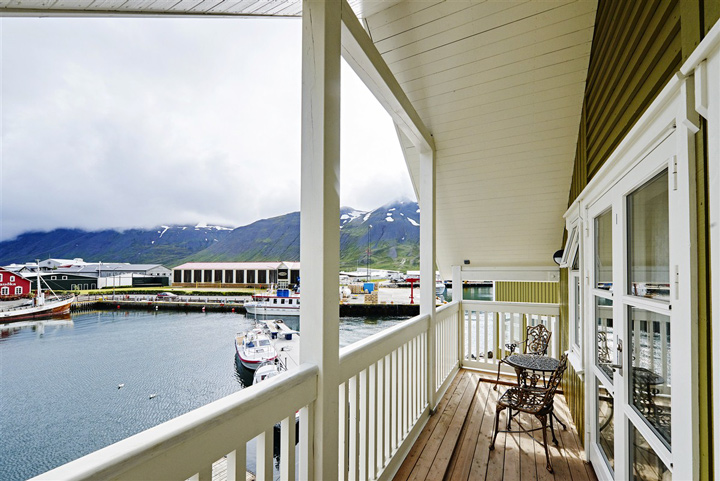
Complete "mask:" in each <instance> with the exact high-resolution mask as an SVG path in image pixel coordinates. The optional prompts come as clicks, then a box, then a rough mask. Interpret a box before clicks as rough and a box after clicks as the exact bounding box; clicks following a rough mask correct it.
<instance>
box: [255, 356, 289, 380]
mask: <svg viewBox="0 0 720 481" xmlns="http://www.w3.org/2000/svg"><path fill="white" fill-rule="evenodd" d="M283 370H284V369H283V367H282V365H281V364H280V363H279V362H278V361H277V360H275V361H268V362H264V363H262V364H260V365H259V366H258V368H257V369H256V370H255V375H254V376H253V384H257V383H260V382H262V381H265V380H267V379H270V378H273V377H275V376H277V375H278V374H280V373H281V372H282V371H283Z"/></svg>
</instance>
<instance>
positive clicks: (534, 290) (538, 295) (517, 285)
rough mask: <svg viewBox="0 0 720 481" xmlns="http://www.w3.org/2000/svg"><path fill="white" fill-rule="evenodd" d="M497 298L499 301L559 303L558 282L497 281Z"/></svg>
mask: <svg viewBox="0 0 720 481" xmlns="http://www.w3.org/2000/svg"><path fill="white" fill-rule="evenodd" d="M495 300H496V301H498V302H545V303H549V304H557V303H558V302H559V297H558V283H557V282H519V281H517V282H515V281H513V282H507V281H498V282H496V283H495Z"/></svg>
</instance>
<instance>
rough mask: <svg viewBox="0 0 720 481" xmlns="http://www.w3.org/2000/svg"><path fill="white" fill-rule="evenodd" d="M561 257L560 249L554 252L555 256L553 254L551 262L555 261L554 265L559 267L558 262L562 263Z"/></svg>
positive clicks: (561, 251)
mask: <svg viewBox="0 0 720 481" xmlns="http://www.w3.org/2000/svg"><path fill="white" fill-rule="evenodd" d="M562 257H563V250H562V249H560V250H558V251H555V254H553V260H554V261H555V264H557V265H560V262H562Z"/></svg>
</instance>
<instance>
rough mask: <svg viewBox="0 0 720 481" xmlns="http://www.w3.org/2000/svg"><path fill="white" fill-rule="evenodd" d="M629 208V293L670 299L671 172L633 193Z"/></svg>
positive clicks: (629, 200) (659, 175)
mask: <svg viewBox="0 0 720 481" xmlns="http://www.w3.org/2000/svg"><path fill="white" fill-rule="evenodd" d="M627 211H628V247H629V252H628V263H629V266H628V274H629V276H630V279H629V282H628V289H629V292H628V294H631V295H635V296H641V297H651V298H655V299H666V300H669V299H670V267H669V266H670V255H669V252H670V250H669V244H670V231H669V221H668V216H669V214H668V173H667V171H664V172H662V173H660V174H658V175H657V176H656V177H655V178H654V179H652V180H651V181H649V182H648V183H646V184H645V185H643V186H642V187H640V188H639V189H638V190H636V191H635V192H633V193H632V194H630V195H629V196H628V198H627Z"/></svg>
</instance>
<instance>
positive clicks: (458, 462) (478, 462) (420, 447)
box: [395, 370, 597, 481]
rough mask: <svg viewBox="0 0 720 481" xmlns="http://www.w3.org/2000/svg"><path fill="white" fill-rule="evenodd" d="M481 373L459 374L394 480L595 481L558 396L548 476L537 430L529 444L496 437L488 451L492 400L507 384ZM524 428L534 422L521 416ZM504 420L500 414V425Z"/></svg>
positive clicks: (524, 437)
mask: <svg viewBox="0 0 720 481" xmlns="http://www.w3.org/2000/svg"><path fill="white" fill-rule="evenodd" d="M483 378H484V379H485V380H487V375H481V374H480V373H478V372H474V371H468V370H461V371H460V372H459V373H458V375H457V376H456V377H455V379H454V380H453V383H452V385H451V386H450V388H449V389H448V391H447V393H446V394H445V396H444V397H443V399H442V401H441V402H440V404H439V405H438V408H437V410H436V412H435V414H434V415H433V416H431V417H430V420H429V421H428V423H427V425H426V426H425V428H424V429H423V431H422V433H421V434H420V436H419V437H418V440H417V442H416V443H415V445H414V446H413V447H412V449H411V451H410V453H409V454H408V456H407V458H406V459H405V461H404V462H403V464H402V466H401V467H400V469H399V470H398V473H397V474H396V476H395V479H396V480H402V481H404V480H433V481H435V480H440V479H445V480H452V481H455V480H473V481H474V480H483V479H486V480H488V481H496V480H498V481H499V480H503V479H504V480H507V481H515V480H518V481H520V480H522V481H528V480H535V479H537V480H551V479H556V480H563V481H564V480H572V481H585V480H590V481H597V478H596V476H595V472H594V471H593V468H592V466H590V465H589V464H586V463H585V462H584V461H583V450H582V446H581V444H580V440H579V439H578V436H577V431H576V429H575V425H574V424H573V423H572V420H571V419H570V414H569V411H568V409H567V405H566V404H565V398H564V397H563V396H562V395H561V394H557V395H556V397H555V411H556V413H557V415H558V417H559V418H560V419H561V420H562V421H563V422H564V423H565V424H566V425H567V428H568V429H567V431H563V430H562V428H559V429H556V431H555V433H556V435H557V438H558V441H559V445H558V446H557V447H556V446H555V445H554V444H553V443H552V442H551V441H550V433H549V432H548V441H549V448H550V456H551V458H550V459H551V462H552V465H553V469H554V471H555V473H554V474H552V473H550V472H548V471H547V470H546V469H545V451H544V449H543V446H542V432H541V431H536V432H535V433H534V435H535V438H537V439H539V440H540V442H537V441H535V440H534V439H533V438H532V437H530V435H528V434H516V433H512V434H505V433H500V434H498V437H497V441H496V443H495V450H494V451H490V450H489V446H490V441H491V439H492V428H493V423H494V421H495V402H496V401H497V398H498V394H499V393H500V394H502V392H504V390H505V389H507V386H498V390H497V391H493V389H492V387H493V383H491V382H486V381H483ZM522 416H523V417H522V419H521V422H523V423H525V427H526V428H527V427H528V426H529V423H532V422H534V424H533V427H539V425H540V423H539V422H538V421H537V420H535V419H534V418H532V419H529V418H531V417H530V416H525V415H522ZM504 419H505V414H501V417H500V422H501V423H502V422H503V420H504Z"/></svg>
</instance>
